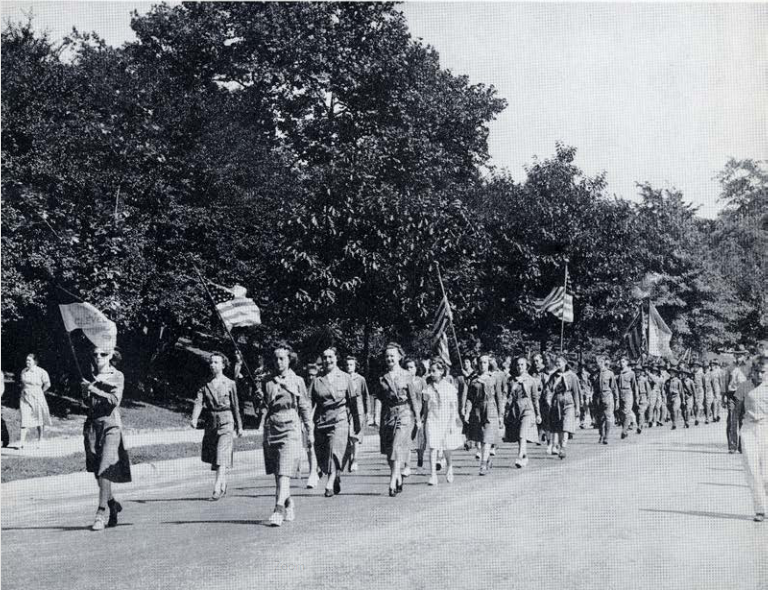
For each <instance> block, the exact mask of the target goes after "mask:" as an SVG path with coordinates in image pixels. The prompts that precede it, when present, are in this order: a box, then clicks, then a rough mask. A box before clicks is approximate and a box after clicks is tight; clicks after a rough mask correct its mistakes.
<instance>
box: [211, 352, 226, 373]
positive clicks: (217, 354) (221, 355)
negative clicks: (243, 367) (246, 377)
mask: <svg viewBox="0 0 768 590" xmlns="http://www.w3.org/2000/svg"><path fill="white" fill-rule="evenodd" d="M215 356H217V357H219V358H220V359H221V362H222V363H223V365H224V368H225V369H229V359H228V358H227V357H226V355H225V354H224V353H223V352H220V351H218V350H214V351H213V352H212V353H211V354H210V356H209V357H208V362H211V359H212V358H213V357H215Z"/></svg>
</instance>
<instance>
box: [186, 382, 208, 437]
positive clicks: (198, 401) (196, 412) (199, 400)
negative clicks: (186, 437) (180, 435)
mask: <svg viewBox="0 0 768 590" xmlns="http://www.w3.org/2000/svg"><path fill="white" fill-rule="evenodd" d="M204 390H205V386H203V387H201V388H200V389H199V390H198V391H197V397H196V398H195V407H194V408H192V419H191V420H190V421H189V425H190V426H191V427H192V428H197V421H198V420H199V419H200V413H201V412H202V411H203V391H204Z"/></svg>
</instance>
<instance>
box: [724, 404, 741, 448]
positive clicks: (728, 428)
mask: <svg viewBox="0 0 768 590" xmlns="http://www.w3.org/2000/svg"><path fill="white" fill-rule="evenodd" d="M741 404H742V402H740V401H739V400H737V399H735V398H732V397H729V398H728V399H727V400H726V408H727V410H728V419H727V420H726V422H725V435H726V437H727V438H728V450H729V451H738V450H739V430H740V429H741V426H740V424H739V418H740V416H741Z"/></svg>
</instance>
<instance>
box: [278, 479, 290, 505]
mask: <svg viewBox="0 0 768 590" xmlns="http://www.w3.org/2000/svg"><path fill="white" fill-rule="evenodd" d="M275 485H276V490H275V504H277V505H278V506H285V501H286V500H287V499H288V498H289V497H290V496H291V478H290V477H288V476H287V475H278V476H275Z"/></svg>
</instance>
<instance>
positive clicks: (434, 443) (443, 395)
mask: <svg viewBox="0 0 768 590" xmlns="http://www.w3.org/2000/svg"><path fill="white" fill-rule="evenodd" d="M447 372H448V367H446V366H445V363H444V362H443V361H442V360H441V359H439V358H435V359H433V360H432V362H431V363H430V367H429V375H430V377H431V379H430V380H429V383H428V385H427V387H426V388H425V390H424V393H423V413H424V416H425V418H426V420H425V423H424V437H425V439H426V446H427V447H428V448H429V459H430V461H429V462H430V466H431V469H432V471H431V476H430V478H429V485H431V486H433V485H437V454H438V452H439V451H442V452H443V453H444V455H445V462H446V466H447V470H446V473H445V479H446V481H448V483H451V482H452V481H453V461H452V457H451V451H453V450H454V449H457V448H459V447H461V446H462V445H463V444H464V436H463V434H462V422H461V418H460V417H459V392H458V390H457V389H456V386H455V385H453V384H452V383H450V382H449V381H448V380H447V379H446V378H445V376H446V374H447Z"/></svg>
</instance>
